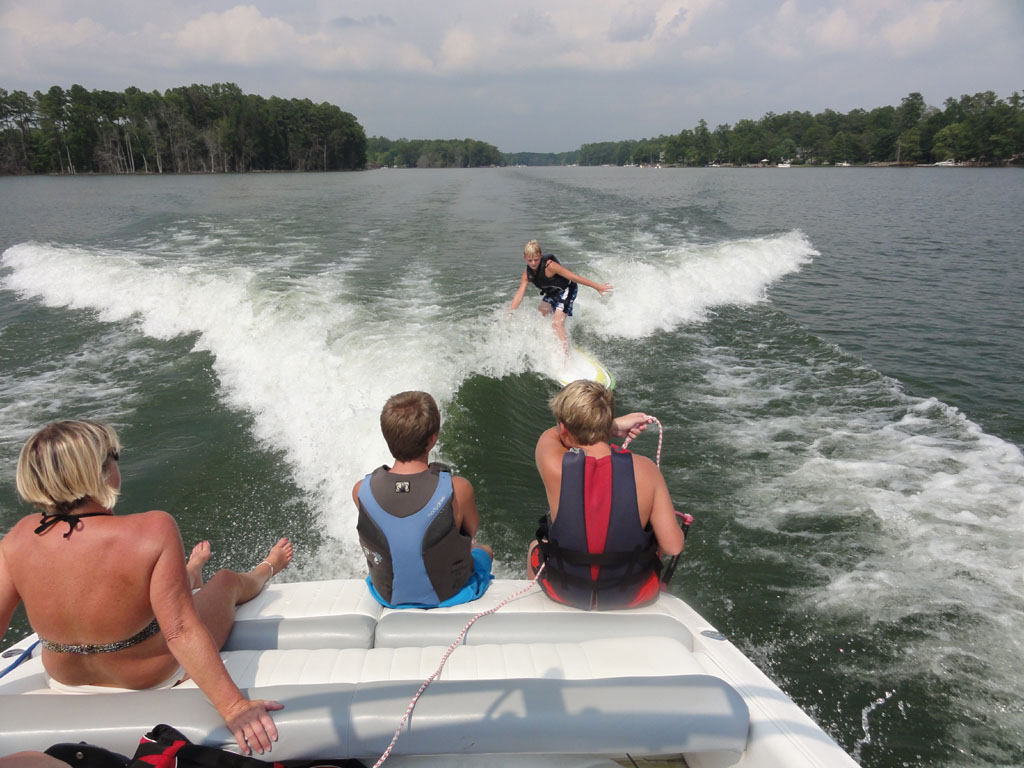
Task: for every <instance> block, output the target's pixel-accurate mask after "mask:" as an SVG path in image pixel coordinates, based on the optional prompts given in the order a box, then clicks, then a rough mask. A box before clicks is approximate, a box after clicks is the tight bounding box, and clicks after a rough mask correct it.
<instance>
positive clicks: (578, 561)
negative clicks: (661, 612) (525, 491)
mask: <svg viewBox="0 0 1024 768" xmlns="http://www.w3.org/2000/svg"><path fill="white" fill-rule="evenodd" d="M586 458H587V457H586V454H584V453H583V452H582V451H579V450H573V451H569V452H568V453H566V454H565V455H564V456H563V457H562V490H561V492H560V494H559V498H558V514H557V515H556V516H555V520H554V522H551V521H550V519H549V517H548V516H547V515H545V516H544V517H542V518H541V520H540V528H539V529H538V531H537V549H538V551H539V553H540V558H539V559H540V562H541V563H546V567H545V568H544V572H543V573H542V574H541V576H540V579H539V582H540V586H541V588H542V589H543V590H544V592H545V594H547V595H548V597H550V598H551V599H553V600H555V601H557V602H560V603H565V604H567V605H573V606H576V607H577V608H582V609H584V610H602V609H613V608H631V607H634V606H637V605H644V604H646V603H649V602H652V601H653V600H655V599H656V598H657V596H658V592H659V587H660V579H659V576H660V574H661V559H660V558H659V557H658V542H657V539H656V538H655V536H654V530H653V529H652V528H651V525H650V523H648V525H647V526H646V527H642V526H641V525H640V511H639V507H638V505H637V499H636V479H635V477H634V474H633V455H632V454H631V453H629V452H628V451H623V450H620V449H618V448H615V447H613V448H612V455H611V457H610V458H611V463H612V471H611V484H612V487H611V489H610V492H611V512H610V514H609V517H608V521H607V526H608V527H607V531H606V535H605V537H604V538H605V544H604V548H603V550H601V551H599V552H592V551H590V549H589V546H588V544H587V530H588V529H590V528H591V527H592V526H595V525H602V523H600V522H598V521H595V520H589V519H587V516H586V511H585V510H586V506H585V500H584V487H585V486H584V480H585V469H586ZM592 566H600V567H599V568H598V569H597V575H596V578H595V576H594V568H593V567H592Z"/></svg>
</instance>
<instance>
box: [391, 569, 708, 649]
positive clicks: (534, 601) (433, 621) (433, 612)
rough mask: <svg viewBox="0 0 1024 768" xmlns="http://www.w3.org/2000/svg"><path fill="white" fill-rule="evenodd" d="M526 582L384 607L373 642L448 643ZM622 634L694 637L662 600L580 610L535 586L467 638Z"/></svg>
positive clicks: (470, 641)
mask: <svg viewBox="0 0 1024 768" xmlns="http://www.w3.org/2000/svg"><path fill="white" fill-rule="evenodd" d="M529 583H530V582H528V581H526V580H520V581H514V580H510V581H495V582H493V583H492V584H491V586H490V588H489V589H488V590H487V592H486V593H485V594H484V596H483V597H481V598H480V599H479V600H474V601H473V602H470V603H464V604H462V605H456V606H453V607H451V608H431V609H429V610H423V609H403V610H394V609H390V608H385V609H384V610H383V611H382V613H381V615H380V618H379V619H377V627H376V631H375V634H374V642H373V644H374V647H376V648H382V647H387V648H390V647H400V646H409V645H442V644H443V645H445V646H447V645H448V644H449V643H451V642H452V641H453V640H454V639H455V637H456V636H457V635H458V634H459V632H461V631H462V628H463V627H464V626H465V625H466V623H467V622H468V621H469V620H470V619H472V618H473V617H474V616H476V615H477V614H478V613H482V612H483V611H486V610H488V609H490V608H493V607H494V606H496V605H499V604H500V603H501V602H502V601H503V600H505V599H506V598H508V597H509V596H511V595H514V594H516V593H517V592H520V591H521V590H523V589H524V588H526V587H527V586H528V585H529ZM622 635H660V636H662V637H672V638H675V639H677V640H679V641H680V642H682V643H683V644H684V645H685V646H686V647H687V648H690V649H692V648H693V647H694V643H693V637H692V636H691V635H690V633H689V631H688V630H687V629H686V626H685V625H683V624H682V623H681V622H680V621H679V619H678V618H677V617H676V616H675V614H674V613H673V610H672V606H671V605H670V604H667V603H666V602H664V601H661V600H658V601H656V602H655V603H653V604H651V605H646V606H643V607H641V608H630V609H628V610H620V611H581V610H579V609H578V608H571V607H569V606H566V605H561V604H560V603H556V602H555V601H554V600H552V599H550V598H549V597H548V596H547V595H545V594H544V593H543V592H541V590H540V587H537V586H534V587H532V588H531V589H530V590H529V591H528V592H527V593H526V594H524V595H523V596H521V597H517V598H516V599H514V600H512V601H511V602H509V603H508V604H506V605H503V606H502V607H501V608H500V609H499V610H498V611H497V612H496V613H492V614H488V615H487V616H483V617H481V618H480V619H478V620H477V621H476V622H474V624H473V626H472V627H470V629H469V632H468V633H467V635H466V640H465V642H466V644H467V645H482V644H489V643H506V642H520V643H533V642H541V641H546V640H550V639H551V638H553V637H557V638H559V639H560V640H566V641H580V640H588V639H591V638H601V637H609V638H615V637H621V636H622Z"/></svg>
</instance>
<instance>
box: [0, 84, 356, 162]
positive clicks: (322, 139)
mask: <svg viewBox="0 0 1024 768" xmlns="http://www.w3.org/2000/svg"><path fill="white" fill-rule="evenodd" d="M365 166H366V134H365V132H364V131H363V128H362V126H361V125H360V124H359V123H358V122H357V121H356V119H355V117H353V116H352V115H351V114H349V113H348V112H343V111H342V110H341V109H340V108H338V107H336V106H334V105H333V104H328V103H326V102H324V103H322V104H314V103H313V102H311V101H310V100H309V99H280V98H277V97H275V96H271V97H270V98H269V99H265V98H263V97H262V96H257V95H255V94H245V93H242V90H241V89H240V88H239V87H238V86H237V85H235V84H233V83H215V84H213V85H190V86H182V87H178V88H172V89H170V90H167V91H165V92H164V93H163V94H161V93H159V92H158V91H150V92H147V91H141V90H139V89H138V88H135V87H130V88H127V89H125V90H124V91H123V92H120V91H102V90H92V91H89V90H86V89H85V88H83V87H82V86H81V85H72V86H71V88H69V89H67V90H65V89H63V88H61V87H60V86H56V85H55V86H53V87H51V88H50V89H49V90H48V91H46V92H45V93H44V92H41V91H36V92H35V93H33V94H32V95H29V94H28V93H26V92H25V91H17V90H15V91H11V92H8V91H7V90H5V89H2V88H0V173H3V174H30V173H64V174H75V173H140V172H142V173H226V172H244V171H336V170H352V169H360V168H364V167H365Z"/></svg>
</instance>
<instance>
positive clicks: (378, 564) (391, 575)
mask: <svg viewBox="0 0 1024 768" xmlns="http://www.w3.org/2000/svg"><path fill="white" fill-rule="evenodd" d="M453 496H454V489H453V487H452V476H451V472H450V471H449V469H448V467H446V466H445V465H444V464H438V463H432V464H430V465H429V468H428V469H427V471H425V472H420V473H417V474H414V475H399V474H394V473H392V472H390V471H388V467H386V466H385V467H379V468H378V469H376V470H374V471H373V472H372V473H371V474H369V475H367V476H366V477H365V478H363V483H362V485H361V486H360V487H359V521H358V523H357V524H356V530H357V531H358V533H359V543H360V544H361V545H362V548H363V554H364V555H366V565H367V567H368V568H369V571H370V579H371V580H372V581H373V586H374V587H375V588H376V589H377V592H378V593H379V594H380V596H381V597H383V598H384V599H385V600H386V601H388V602H389V603H392V604H394V605H400V604H405V603H418V604H423V605H437V604H438V603H441V602H443V601H444V600H447V599H448V598H449V597H451V596H452V595H454V594H455V593H456V592H458V591H459V590H460V589H462V588H463V587H464V586H465V585H466V582H467V581H469V577H470V576H471V575H472V573H473V556H472V554H471V551H470V550H471V549H472V538H471V537H470V536H467V535H466V534H465V533H463V532H462V531H461V530H459V528H458V526H456V525H455V516H454V514H453V512H452V497H453Z"/></svg>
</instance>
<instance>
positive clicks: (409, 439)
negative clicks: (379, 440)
mask: <svg viewBox="0 0 1024 768" xmlns="http://www.w3.org/2000/svg"><path fill="white" fill-rule="evenodd" d="M440 429H441V412H440V411H439V410H438V409H437V403H436V402H435V401H434V398H433V397H431V396H430V395H429V394H427V393H426V392H417V391H411V392H399V393H398V394H397V395H392V396H391V397H389V398H388V401H387V402H386V403H384V409H383V410H382V411H381V412H380V431H381V432H382V433H383V434H384V439H385V440H386V441H387V444H388V449H389V450H390V451H391V455H392V456H394V457H395V458H396V459H397V460H398V461H412V460H413V459H418V458H419V457H420V456H422V455H423V454H424V453H426V451H427V445H428V444H429V443H430V438H431V437H433V436H434V435H436V434H437V433H438V432H439V431H440Z"/></svg>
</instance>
